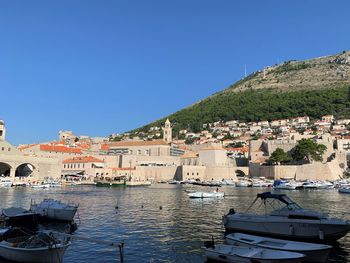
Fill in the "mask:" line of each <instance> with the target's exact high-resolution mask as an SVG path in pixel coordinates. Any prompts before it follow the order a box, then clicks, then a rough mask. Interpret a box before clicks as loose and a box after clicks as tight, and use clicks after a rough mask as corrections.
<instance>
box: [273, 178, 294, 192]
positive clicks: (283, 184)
mask: <svg viewBox="0 0 350 263" xmlns="http://www.w3.org/2000/svg"><path fill="white" fill-rule="evenodd" d="M300 186H301V183H297V182H295V181H288V182H287V181H282V180H275V181H274V184H273V188H274V189H277V190H296V189H299V188H300Z"/></svg>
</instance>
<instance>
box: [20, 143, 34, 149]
mask: <svg viewBox="0 0 350 263" xmlns="http://www.w3.org/2000/svg"><path fill="white" fill-rule="evenodd" d="M35 145H38V144H36V143H34V144H25V145H20V146H18V147H17V149H18V150H25V149H28V148H31V147H33V146H35Z"/></svg>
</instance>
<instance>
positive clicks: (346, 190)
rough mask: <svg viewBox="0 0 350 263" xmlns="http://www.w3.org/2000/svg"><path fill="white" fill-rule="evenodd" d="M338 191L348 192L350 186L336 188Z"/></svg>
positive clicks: (349, 192)
mask: <svg viewBox="0 0 350 263" xmlns="http://www.w3.org/2000/svg"><path fill="white" fill-rule="evenodd" d="M338 192H339V193H343V194H350V187H341V188H339V189H338Z"/></svg>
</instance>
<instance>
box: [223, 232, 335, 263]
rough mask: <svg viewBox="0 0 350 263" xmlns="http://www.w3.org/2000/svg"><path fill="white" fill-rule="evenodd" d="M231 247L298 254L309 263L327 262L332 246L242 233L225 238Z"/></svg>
mask: <svg viewBox="0 0 350 263" xmlns="http://www.w3.org/2000/svg"><path fill="white" fill-rule="evenodd" d="M225 242H226V243H227V244H229V245H235V246H245V247H251V248H254V247H259V248H267V249H275V250H283V251H289V252H297V253H301V254H304V255H305V258H304V259H303V260H305V261H307V262H319V263H321V262H327V258H328V255H329V252H330V250H331V249H332V246H328V245H325V244H315V243H305V242H296V241H290V240H283V239H275V238H268V237H261V236H253V235H246V234H242V233H234V234H229V235H227V236H226V237H225Z"/></svg>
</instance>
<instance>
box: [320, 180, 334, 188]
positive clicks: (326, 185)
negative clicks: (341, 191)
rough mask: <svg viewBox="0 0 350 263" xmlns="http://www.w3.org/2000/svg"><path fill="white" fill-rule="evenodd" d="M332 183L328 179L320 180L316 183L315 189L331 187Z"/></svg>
mask: <svg viewBox="0 0 350 263" xmlns="http://www.w3.org/2000/svg"><path fill="white" fill-rule="evenodd" d="M333 188H334V185H333V184H332V183H331V182H328V181H321V182H318V183H317V189H333Z"/></svg>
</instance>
